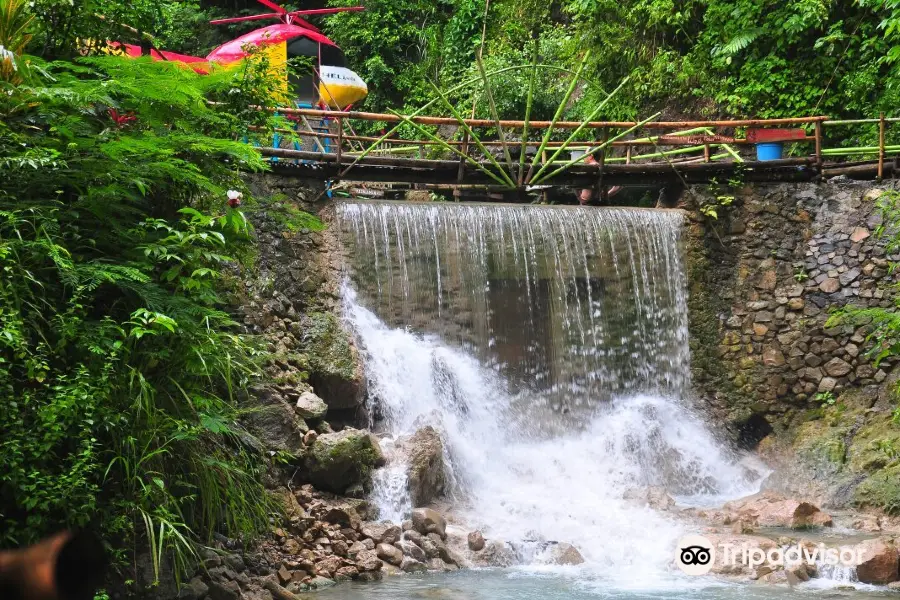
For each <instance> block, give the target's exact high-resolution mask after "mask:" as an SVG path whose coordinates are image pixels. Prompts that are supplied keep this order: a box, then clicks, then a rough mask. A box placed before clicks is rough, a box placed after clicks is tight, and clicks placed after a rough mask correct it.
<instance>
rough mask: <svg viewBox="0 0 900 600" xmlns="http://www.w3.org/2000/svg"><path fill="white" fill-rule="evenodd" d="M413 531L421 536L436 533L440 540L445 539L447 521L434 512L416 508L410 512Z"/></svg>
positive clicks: (428, 509)
mask: <svg viewBox="0 0 900 600" xmlns="http://www.w3.org/2000/svg"><path fill="white" fill-rule="evenodd" d="M412 525H413V529H415V530H416V531H418V532H419V533H421V534H422V535H428V534H429V533H436V534H438V535H439V536H441V538H442V539H443V538H446V537H447V521H446V520H445V519H444V517H443V516H441V514H440V513H439V512H437V511H436V510H432V509H430V508H417V509H415V510H413V511H412Z"/></svg>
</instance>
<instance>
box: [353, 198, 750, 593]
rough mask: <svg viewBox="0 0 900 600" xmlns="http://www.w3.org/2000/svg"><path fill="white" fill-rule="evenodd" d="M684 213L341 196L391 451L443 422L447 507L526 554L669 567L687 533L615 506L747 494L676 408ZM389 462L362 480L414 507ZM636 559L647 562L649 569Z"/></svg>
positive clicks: (741, 474)
mask: <svg viewBox="0 0 900 600" xmlns="http://www.w3.org/2000/svg"><path fill="white" fill-rule="evenodd" d="M683 218H684V217H683V215H682V214H681V213H680V212H674V211H656V210H639V209H596V208H581V207H577V208H560V207H542V206H503V205H493V206H490V205H470V204H467V205H460V204H444V203H429V204H412V203H368V202H360V203H343V204H340V205H339V208H338V226H339V227H340V229H341V234H342V237H343V240H344V243H345V248H346V251H347V252H346V254H347V261H346V262H347V265H346V266H347V269H346V273H347V280H346V284H345V286H344V290H343V294H344V302H345V307H346V316H347V319H348V321H349V322H350V324H351V325H352V327H353V329H354V330H355V333H356V335H357V336H358V339H359V345H360V349H361V351H362V353H363V356H364V358H365V361H366V372H367V377H368V379H369V395H370V408H371V413H372V414H373V416H374V419H375V424H376V427H377V428H378V430H379V431H380V432H381V434H382V435H383V436H384V438H385V445H386V446H387V447H388V451H389V453H390V448H391V447H392V440H396V439H398V438H401V437H402V436H407V435H410V434H412V433H413V432H414V431H415V430H416V429H418V428H420V427H422V426H424V425H434V426H435V427H436V428H438V429H439V431H441V435H442V438H443V441H444V445H445V451H446V456H445V462H446V463H447V465H448V469H449V472H450V479H451V485H450V490H449V496H450V498H449V501H450V502H451V503H452V510H453V512H454V514H455V515H457V516H458V517H459V518H460V519H462V520H463V521H464V522H465V523H466V524H467V525H468V526H470V527H473V528H475V527H479V528H482V529H483V530H484V531H485V535H486V536H488V537H493V538H495V539H502V540H505V541H507V542H509V543H511V544H513V546H514V547H515V548H516V549H517V550H518V551H519V554H520V557H521V559H522V561H523V562H525V563H539V562H540V561H541V557H540V553H539V549H540V548H541V542H542V541H565V542H570V543H572V544H574V545H576V546H577V547H578V548H579V550H580V551H581V552H582V554H583V555H584V558H585V559H586V565H587V566H588V567H587V568H591V569H594V570H595V571H596V572H599V573H602V574H605V575H610V576H613V575H617V576H620V577H625V578H627V577H628V576H629V575H631V576H634V575H635V574H637V573H640V574H641V576H642V577H646V576H647V575H648V573H649V572H651V571H654V570H655V571H659V572H664V571H665V570H666V568H667V565H669V564H670V563H671V552H672V550H673V548H674V544H675V541H676V540H677V538H678V537H679V535H680V534H681V533H683V532H682V530H681V528H682V525H680V524H678V523H677V522H676V521H674V520H672V519H670V518H667V517H666V516H664V514H663V513H660V512H657V511H655V510H652V509H650V508H646V507H641V506H637V505H635V504H633V503H631V502H629V501H627V500H626V499H625V496H626V495H627V492H628V491H629V490H630V489H632V488H635V487H641V486H650V485H658V486H664V487H665V488H666V490H668V492H669V493H670V494H672V495H673V496H676V497H677V498H678V499H679V501H681V502H685V503H691V502H696V503H703V502H709V501H710V499H714V500H715V499H720V498H729V497H738V496H742V495H746V494H750V493H753V492H755V491H757V489H758V488H757V487H755V486H756V485H757V482H755V481H750V479H752V478H750V477H748V475H747V472H746V469H744V468H743V466H742V465H741V464H740V463H739V461H738V458H739V457H738V456H736V455H734V454H733V453H731V452H729V451H728V450H727V449H726V448H725V447H724V446H722V445H721V444H720V443H718V442H717V440H716V439H715V438H714V436H713V435H712V433H711V432H710V431H709V429H708V428H707V427H706V426H705V424H704V423H703V422H702V420H700V419H698V417H697V416H696V415H694V413H692V411H691V410H689V408H688V407H687V403H686V402H684V400H683V399H684V397H685V394H686V391H687V388H688V386H689V359H690V352H689V348H688V333H687V331H688V328H687V291H686V289H687V285H686V277H685V270H684V264H683V261H682V258H681V254H682V248H681V245H682V239H681V238H682V229H683V226H684V223H683ZM403 473H404V471H403V465H402V464H400V465H397V464H396V463H394V464H390V465H389V466H388V467H387V468H386V469H385V470H383V471H382V472H380V473H378V474H376V489H375V492H374V495H373V498H372V499H373V501H375V502H376V503H377V504H378V505H379V507H380V508H381V510H382V514H383V515H385V516H388V517H391V518H394V519H397V518H402V517H403V514H404V513H405V512H406V511H408V510H409V508H410V506H409V499H408V497H407V496H406V493H405V488H404V486H403V476H404V475H403ZM648 565H652V568H650V569H648Z"/></svg>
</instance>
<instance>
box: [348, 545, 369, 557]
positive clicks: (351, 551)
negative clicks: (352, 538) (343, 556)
mask: <svg viewBox="0 0 900 600" xmlns="http://www.w3.org/2000/svg"><path fill="white" fill-rule="evenodd" d="M366 550H368V548H366V545H365V544H363V543H362V542H353V544H351V546H350V548H348V549H347V555H348V556H350V557H351V558H353V557H354V556H357V555H359V554H360V553H361V552H365V551H366Z"/></svg>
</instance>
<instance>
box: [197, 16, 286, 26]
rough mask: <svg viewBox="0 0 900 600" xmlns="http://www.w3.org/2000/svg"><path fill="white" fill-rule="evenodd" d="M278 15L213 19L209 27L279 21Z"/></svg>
mask: <svg viewBox="0 0 900 600" xmlns="http://www.w3.org/2000/svg"><path fill="white" fill-rule="evenodd" d="M281 17H282V15H281V14H280V13H269V14H265V15H250V16H249V17H231V18H228V19H215V20H214V21H210V24H211V25H228V24H230V23H242V22H243V21H262V20H264V19H280V18H281Z"/></svg>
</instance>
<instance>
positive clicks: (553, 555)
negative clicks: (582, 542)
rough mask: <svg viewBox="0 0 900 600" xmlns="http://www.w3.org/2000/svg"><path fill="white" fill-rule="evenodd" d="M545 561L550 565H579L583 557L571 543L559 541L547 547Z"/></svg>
mask: <svg viewBox="0 0 900 600" xmlns="http://www.w3.org/2000/svg"><path fill="white" fill-rule="evenodd" d="M547 562H548V563H549V564H552V565H580V564H582V563H583V562H584V557H583V556H581V552H579V551H578V548H576V547H575V546H573V545H572V544H567V543H566V542H560V543H558V544H553V545H552V546H550V548H548V549H547Z"/></svg>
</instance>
